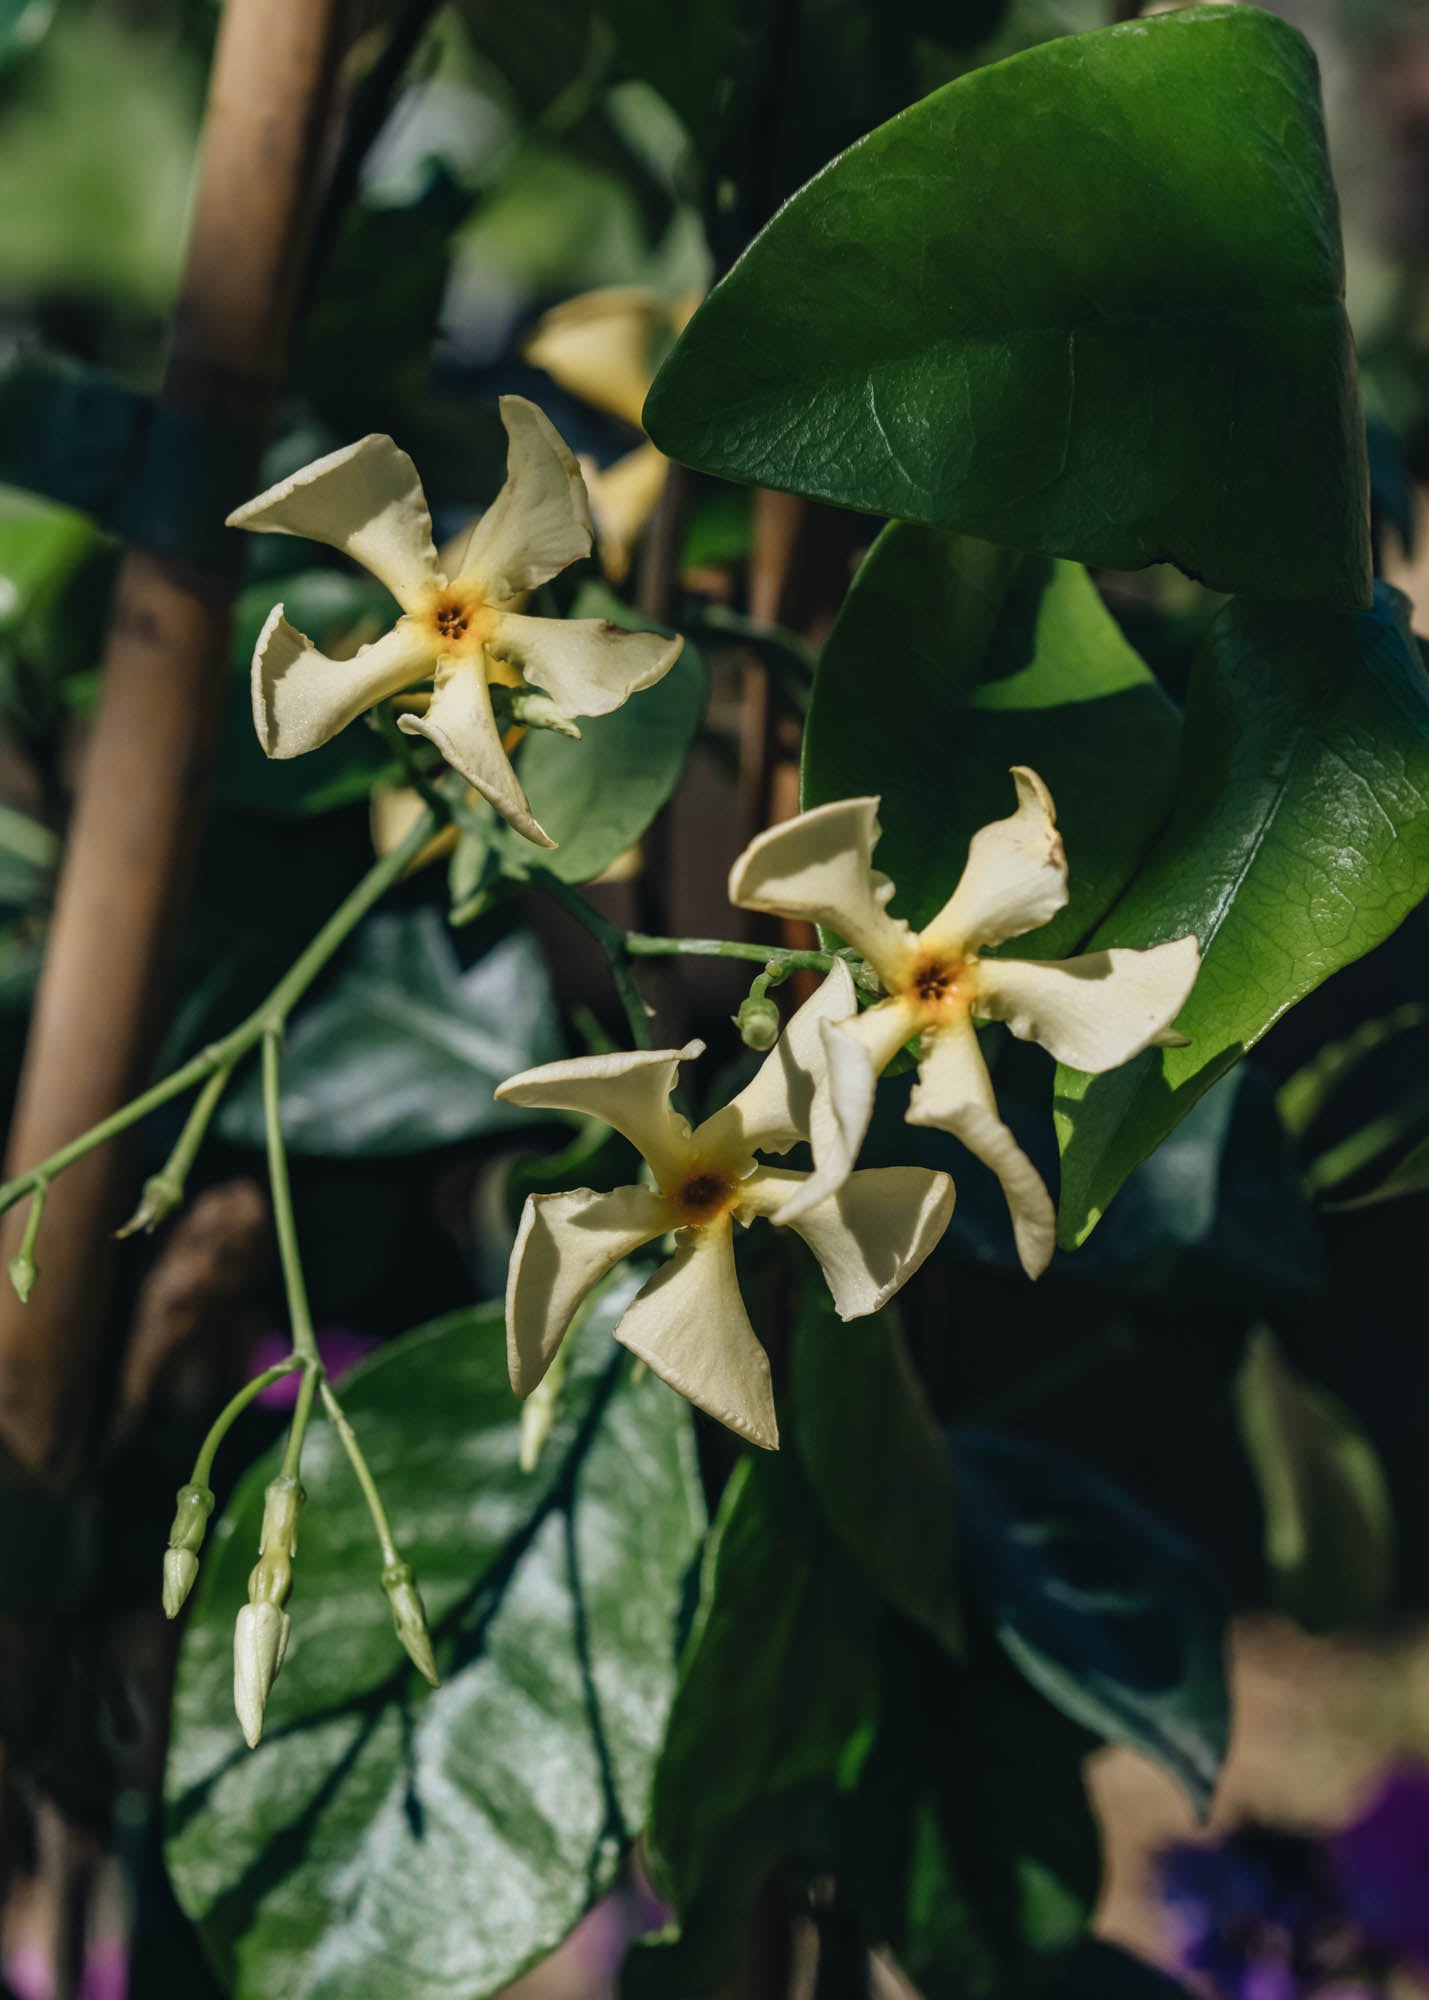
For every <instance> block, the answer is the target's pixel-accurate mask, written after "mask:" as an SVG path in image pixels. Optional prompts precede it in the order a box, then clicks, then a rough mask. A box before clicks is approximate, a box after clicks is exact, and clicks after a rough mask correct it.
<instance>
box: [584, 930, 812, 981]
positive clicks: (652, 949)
mask: <svg viewBox="0 0 1429 2000" xmlns="http://www.w3.org/2000/svg"><path fill="white" fill-rule="evenodd" d="M621 936H622V938H623V940H624V946H625V950H626V951H627V952H629V954H630V956H631V957H632V958H742V959H746V960H747V961H748V962H749V963H750V964H751V965H774V966H777V967H778V968H779V970H780V971H781V972H832V971H833V969H834V967H835V966H836V965H837V964H838V963H839V962H840V960H841V959H842V960H843V963H844V964H847V963H848V961H847V959H844V958H843V954H842V952H837V951H796V950H794V949H793V948H792V947H791V946H789V945H779V944H754V943H750V942H747V941H745V940H743V939H739V938H677V937H647V936H646V935H645V933H644V932H643V931H625V932H622V933H621Z"/></svg>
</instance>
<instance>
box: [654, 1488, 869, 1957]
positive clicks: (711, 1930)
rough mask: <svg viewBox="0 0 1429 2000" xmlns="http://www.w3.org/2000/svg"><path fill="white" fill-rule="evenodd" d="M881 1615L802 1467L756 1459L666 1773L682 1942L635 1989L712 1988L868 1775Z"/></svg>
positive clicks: (662, 1875)
mask: <svg viewBox="0 0 1429 2000" xmlns="http://www.w3.org/2000/svg"><path fill="white" fill-rule="evenodd" d="M870 1610H871V1605H870V1603H869V1601H868V1599H867V1593H866V1592H865V1591H864V1589H863V1588H862V1586H861V1585H860V1583H859V1580H858V1577H857V1575H856V1574H855V1573H851V1572H850V1570H849V1568H848V1565H847V1564H846V1563H845V1562H844V1561H843V1559H842V1557H841V1555H840V1553H839V1551H838V1550H837V1549H836V1548H835V1547H834V1546H833V1545H832V1544H831V1543H830V1542H829V1540H828V1537H827V1536H826V1535H825V1534H824V1532H823V1530H822V1528H821V1526H820V1523H819V1521H818V1519H817V1516H816V1514H815V1512H814V1509H813V1505H812V1502H811V1499H810V1496H809V1494H808V1493H807V1491H806V1490H805V1489H804V1486H803V1483H802V1480H801V1479H800V1476H799V1472H798V1468H797V1466H796V1464H795V1463H794V1461H793V1459H792V1458H791V1457H790V1456H789V1455H788V1454H787V1453H781V1454H779V1455H777V1456H774V1455H769V1456H765V1455H760V1456H758V1457H757V1458H755V1459H745V1460H744V1461H743V1462H742V1463H741V1464H740V1465H739V1466H738V1467H737V1468H736V1470H735V1473H734V1476H733V1478H732V1479H731V1480H730V1483H729V1485H728V1487H727V1488H726V1490H725V1496H724V1501H723V1504H722V1506H721V1508H720V1514H719V1519H718V1521H717V1523H716V1526H715V1531H714V1533H713V1535H712V1536H711V1540H710V1547H709V1553H708V1556H707V1566H706V1574H705V1587H704V1593H703V1597H702V1602H701V1606H700V1612H699V1619H698V1622H697V1625H696V1628H695V1631H694V1634H693V1636H692V1638H691V1641H690V1646H689V1649H688V1651H687V1653H686V1656H685V1659H684V1662H683V1664H682V1667H681V1671H680V1684H679V1688H678V1691H677V1693H676V1696H675V1702H674V1706H673V1708H672V1710H671V1713H670V1725H669V1729H668V1730H667V1732H666V1737H665V1747H664V1749H663V1750H662V1752H661V1754H660V1761H659V1764H658V1766H657V1768H656V1773H655V1791H654V1801H653V1807H652V1813H651V1824H650V1843H651V1848H652V1851H653V1856H654V1860H655V1864H656V1870H657V1880H658V1882H659V1886H660V1887H661V1889H662V1890H663V1891H664V1893H665V1894H666V1896H667V1897H668V1898H669V1900H670V1901H671V1902H672V1903H673V1904H674V1906H675V1909H676V1911H677V1913H678V1918H679V1931H678V1936H677V1937H675V1938H673V1939H671V1940H666V1939H663V1938H662V1939H661V1940H660V1941H658V1942H655V1943H652V1944H651V1945H649V1946H647V1947H646V1948H645V1949H643V1950H642V1951H640V1952H639V1953H638V1954H637V1955H636V1957H635V1958H634V1959H633V1960H632V1962H631V1964H630V1967H629V1971H628V1974H627V1977H628V1980H629V1982H630V1990H631V1992H632V1993H634V1994H636V1995H640V1994H647V1993H648V1994H651V1995H656V1994H661V1995H663V1994H670V1993H676V1992H678V1993H709V1992H713V1991H714V1990H715V1988H716V1987H717V1986H719V1985H720V1984H721V1983H722V1982H723V1980H724V1979H725V1977H726V1976H727V1975H728V1973H729V1972H730V1970H731V1969H732V1967H733V1966H734V1964H735V1962H736V1960H737V1958H738V1954H739V1947H740V1937H741V1933H742V1930H743V1924H744V1918H745V1915H746V1913H747V1911H748V1909H749V1906H750V1904H751V1903H752V1902H753V1900H754V1897H755V1895H756V1893H757V1891H758V1889H759V1888H760V1886H761V1884H762V1882H763V1880H764V1877H765V1875H766V1873H767V1872H768V1871H769V1869H770V1868H771V1867H772V1866H773V1865H774V1864H775V1863H776V1862H777V1861H778V1859H779V1858H780V1856H781V1854H782V1853H783V1851H784V1849H785V1847H786V1845H787V1844H788V1843H789V1842H790V1840H791V1838H792V1836H793V1834H794V1831H795V1829H796V1828H797V1826H798V1824H799V1821H800V1819H801V1816H802V1815H803V1814H804V1813H806V1812H807V1811H808V1810H809V1809H810V1808H811V1807H813V1806H816V1805H818V1804H820V1803H824V1802H827V1801H829V1800H831V1799H832V1798H833V1797H834V1796H835V1795H836V1794H837V1792H838V1790H839V1789H840V1786H841V1784H842V1783H845V1782H848V1781H851V1779H852V1778H853V1777H856V1775H857V1769H858V1764H859V1762H860V1761H861V1758H862V1756H863V1754H864V1752H865V1751H866V1750H867V1747H868V1742H869V1738H870V1731H871V1727H872V1714H873V1707H874V1703H875V1699H876V1689H875V1680H874V1662H873V1654H872V1651H871V1648H870V1644H869V1635H870V1624H871V1620H870Z"/></svg>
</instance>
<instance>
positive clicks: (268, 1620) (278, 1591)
mask: <svg viewBox="0 0 1429 2000" xmlns="http://www.w3.org/2000/svg"><path fill="white" fill-rule="evenodd" d="M302 1504H303V1489H302V1487H301V1486H300V1485H299V1484H298V1482H297V1480H296V1479H294V1478H292V1477H291V1476H289V1475H286V1474H283V1475H280V1476H279V1477H278V1478H277V1479H275V1480H273V1481H272V1482H271V1484H270V1485H269V1487H268V1489H267V1491H266V1492H265V1494H264V1495H263V1528H262V1533H261V1535H260V1537H259V1543H258V1561H257V1563H256V1564H255V1565H254V1567H253V1570H252V1571H251V1573H250V1575H249V1578H248V1602H247V1603H246V1604H245V1605H244V1607H243V1609H242V1610H241V1611H240V1612H239V1614H238V1624H237V1627H236V1629H235V1631H234V1635H233V1706H234V1707H235V1709H236V1710H237V1711H238V1720H239V1722H240V1723H241V1724H242V1727H243V1734H244V1736H245V1737H246V1738H247V1741H248V1747H249V1748H250V1749H256V1748H257V1746H258V1742H259V1740H260V1738H261V1737H262V1734H263V1711H264V1709H265V1708H266V1707H267V1705H268V1697H269V1695H270V1694H271V1693H272V1691H273V1683H274V1681H275V1680H276V1679H277V1678H278V1670H279V1668H280V1667H281V1666H282V1664H283V1658H284V1655H285V1654H286V1652H287V1650H288V1635H289V1632H290V1631H291V1629H292V1620H291V1619H290V1618H289V1616H288V1614H287V1612H286V1610H285V1609H284V1606H285V1605H286V1604H287V1601H288V1598H289V1596H290V1595H291V1594H292V1589H293V1557H294V1556H295V1555H296V1553H297V1548H298V1509H299V1508H300V1507H301V1506H302Z"/></svg>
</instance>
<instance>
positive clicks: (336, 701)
mask: <svg viewBox="0 0 1429 2000" xmlns="http://www.w3.org/2000/svg"><path fill="white" fill-rule="evenodd" d="M431 671H432V647H431V641H430V640H429V639H428V638H427V637H426V635H425V634H424V633H422V632H421V631H420V630H419V629H418V628H417V627H416V626H415V625H409V624H407V623H406V622H405V621H403V620H400V619H399V621H398V622H397V624H395V625H394V626H393V627H392V630H391V631H390V632H387V633H385V634H384V635H383V637H382V638H380V639H378V640H376V641H375V642H374V643H373V644H372V645H370V646H364V647H363V648H362V650H361V651H360V652H359V653H357V654H355V655H354V657H353V658H352V659H350V660H333V659H330V658H329V657H328V655H327V654H326V653H320V652H319V651H318V649H317V647H316V646H315V645H313V643H312V641H311V640H310V639H306V638H304V636H303V634H302V633H301V632H300V631H299V630H298V628H297V626H296V625H290V624H289V623H288V621H287V619H286V618H285V617H284V616H283V607H282V605H281V604H275V605H274V606H273V609H272V610H271V611H270V612H269V613H268V617H267V620H266V622H265V623H264V626H263V630H262V631H261V632H260V633H259V634H258V644H257V645H256V646H255V647H254V649H253V675H252V689H253V727H254V729H255V730H256V731H257V732H258V741H259V742H260V743H261V744H262V745H263V748H264V750H266V752H267V753H268V755H269V756H270V757H301V756H302V755H303V753H304V752H305V751H308V750H316V749H318V748H319V746H320V745H321V744H324V743H326V742H328V741H329V739H330V738H331V737H334V736H336V735H337V733H338V731H339V730H340V729H345V728H346V727H347V725H348V723H349V722H353V721H355V720H356V719H357V717H358V716H359V715H361V714H362V713H363V712H364V710H366V709H369V708H371V707H373V706H374V704H375V703H377V702H379V701H385V700H386V698H387V697H388V695H393V694H400V693H401V691H402V689H403V688H406V687H410V686H411V685H412V683H413V681H418V680H421V679H423V678H424V676H425V675H427V674H429V673H430V672H431Z"/></svg>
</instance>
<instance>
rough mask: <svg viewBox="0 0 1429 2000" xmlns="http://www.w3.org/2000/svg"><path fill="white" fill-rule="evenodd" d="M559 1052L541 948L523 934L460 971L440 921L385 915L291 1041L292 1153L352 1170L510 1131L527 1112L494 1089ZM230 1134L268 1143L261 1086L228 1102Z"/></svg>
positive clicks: (287, 1125) (286, 1055) (247, 1084)
mask: <svg viewBox="0 0 1429 2000" xmlns="http://www.w3.org/2000/svg"><path fill="white" fill-rule="evenodd" d="M559 1053H560V1034H559V1029H558V1027H557V1022H556V1010H555V1002H554V1000H553V999H552V996H551V990H550V985H549V983H548V981H547V978H546V971H545V966H544V964H543V962H542V959H541V955H540V952H539V950H538V949H537V946H536V944H535V942H534V940H533V939H531V938H530V937H528V936H527V935H526V934H525V933H524V932H521V931H518V932H514V933H512V934H511V935H510V936H508V937H504V938H502V939H501V940H500V941H499V942H498V943H496V944H494V945H492V946H491V948H490V949H489V950H488V951H487V952H486V954H485V955H484V956H483V957H482V958H479V959H478V960H477V961H476V963H475V965H473V966H471V967H469V968H468V969H467V970H465V971H463V969H462V967H461V964H460V962H459V961H458V959H457V955H456V952H455V950H454V949H453V947H452V942H451V937H450V934H449V933H448V931H447V928H446V925H445V924H444V923H443V921H442V919H441V917H440V915H439V914H438V913H437V911H435V910H433V909H430V908H419V909H413V910H386V911H382V912H380V913H379V914H378V915H376V916H373V917H369V918H368V919H367V921H366V923H364V924H363V925H362V926H361V928H360V929H359V930H358V932H357V934H356V936H355V938H354V939H353V942H352V944H351V946H350V947H349V948H348V950H347V952H346V953H345V954H344V956H343V958H342V960H341V961H340V963H339V966H338V969H337V972H336V974H335V976H334V977H333V979H332V980H331V982H330V983H329V984H328V985H327V986H325V987H324V988H323V989H322V991H321V992H320V993H319V994H318V996H317V997H316V998H315V999H313V1000H310V1001H308V1002H307V1004H306V1005H305V1006H303V1007H302V1008H301V1009H300V1011H299V1012H298V1013H297V1015H296V1016H295V1017H294V1019H293V1022H292V1025H291V1027H290V1028H289V1030H288V1035H287V1040H286V1043H285V1047H284V1051H283V1132H284V1136H285V1137H286V1139H287V1142H288V1145H289V1147H290V1148H291V1149H292V1150H293V1152H295V1153H319V1154H326V1155H328V1156H330V1157H334V1158H352V1157H354V1156H358V1155H370V1154H374V1153H419V1152H425V1151H426V1150H427V1149H428V1148H429V1147H432V1146H450V1145H454V1144H455V1143H456V1142H457V1141H458V1140H461V1139H471V1138H474V1137H476V1136H477V1135H478V1134H480V1133H487V1132H500V1131H505V1130H507V1129H509V1128H510V1127H511V1126H512V1125H516V1124H520V1123H522V1122H523V1121H524V1120H525V1118H526V1117H527V1114H526V1113H524V1112H521V1111H520V1110H518V1109H516V1108H515V1107H513V1106H511V1105H506V1104H498V1103H497V1102H496V1101H495V1100H494V1098H493V1097H492V1094H491V1093H492V1091H493V1089H494V1088H495V1086H496V1085H497V1084H498V1083H501V1082H503V1081H504V1080H505V1078H507V1077H508V1076H514V1075H515V1074H516V1072H517V1071H518V1070H522V1069H529V1068H530V1067H531V1066H532V1065H533V1064H535V1063H542V1062H549V1061H551V1060H552V1059H553V1058H554V1057H555V1056H557V1055H558V1054H559ZM219 1129H220V1130H221V1131H222V1133H223V1135H224V1137H225V1138H228V1139H231V1140H233V1141H235V1142H236V1143H237V1144H239V1145H246V1146H261V1145H262V1144H263V1102H262V1093H261V1090H260V1088H259V1082H258V1078H257V1076H256V1074H249V1075H247V1076H246V1077H245V1078H244V1080H243V1082H242V1083H240V1084H239V1086H238V1087H237V1089H236V1090H235V1091H234V1092H233V1094H232V1095H231V1096H230V1097H229V1098H228V1099H227V1100H226V1102H225V1104H224V1107H223V1110H222V1112H221V1113H220V1116H219Z"/></svg>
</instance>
